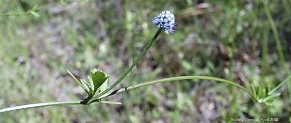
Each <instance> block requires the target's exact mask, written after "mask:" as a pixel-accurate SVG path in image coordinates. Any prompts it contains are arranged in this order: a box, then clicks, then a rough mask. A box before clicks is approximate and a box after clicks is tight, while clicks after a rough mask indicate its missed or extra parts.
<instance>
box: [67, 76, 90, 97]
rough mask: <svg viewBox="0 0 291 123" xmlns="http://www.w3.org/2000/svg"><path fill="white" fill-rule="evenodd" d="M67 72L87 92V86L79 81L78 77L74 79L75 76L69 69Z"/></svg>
mask: <svg viewBox="0 0 291 123" xmlns="http://www.w3.org/2000/svg"><path fill="white" fill-rule="evenodd" d="M67 72H68V73H69V74H70V76H71V77H72V78H73V79H74V80H75V81H76V82H77V83H78V84H79V85H80V86H81V87H82V88H83V89H84V90H85V91H86V92H87V93H88V94H89V92H88V91H89V90H87V88H86V87H85V86H84V85H83V83H81V82H80V81H79V80H78V79H76V77H75V76H74V75H73V74H72V73H71V72H70V71H69V70H67Z"/></svg>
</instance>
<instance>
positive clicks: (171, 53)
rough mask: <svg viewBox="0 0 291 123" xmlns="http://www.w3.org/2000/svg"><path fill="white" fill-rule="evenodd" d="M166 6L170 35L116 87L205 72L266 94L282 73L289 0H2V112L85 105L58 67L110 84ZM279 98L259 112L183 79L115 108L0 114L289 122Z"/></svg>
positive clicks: (23, 118) (224, 88) (286, 100)
mask: <svg viewBox="0 0 291 123" xmlns="http://www.w3.org/2000/svg"><path fill="white" fill-rule="evenodd" d="M263 2H266V6H267V9H266V6H264V3H263ZM166 9H168V10H173V12H174V13H175V14H176V21H177V23H178V28H177V30H176V33H175V34H173V35H166V34H164V33H163V34H162V35H160V37H159V39H158V41H157V42H156V44H154V46H153V47H152V48H151V49H150V52H148V53H147V55H146V57H144V58H143V59H142V61H141V62H140V63H139V64H138V66H137V67H136V68H135V69H134V70H133V71H132V72H131V73H130V74H129V76H127V77H126V78H125V80H124V81H123V82H122V84H121V86H120V87H125V86H129V85H131V84H137V83H141V82H144V81H149V80H155V79H159V78H165V77H173V76H181V75H206V76H215V77H220V78H225V79H228V80H232V81H236V82H237V83H239V84H241V85H243V86H245V87H248V88H250V84H251V83H252V84H254V85H255V86H256V87H259V88H266V87H270V88H274V87H275V86H276V85H278V84H279V83H280V82H282V81H283V80H284V79H285V78H286V77H287V75H289V69H290V58H291V57H290V50H291V43H290V42H291V41H290V40H291V37H290V31H291V25H290V21H291V2H290V1H288V0H235V1H234V0H233V1H228V0H220V1H217V0H192V1H191V0H182V1H181V0H173V1H168V0H160V1H153V0H149V1H129V0H107V1H102V0H95V1H88V0H84V1H82V0H76V1H73V0H62V1H56V0H47V1H45V2H42V1H32V0H31V1H30V0H21V1H17V0H8V1H5V2H3V3H2V4H0V12H1V14H2V15H1V16H0V43H1V48H0V80H1V82H0V86H1V89H0V108H5V107H12V106H15V105H22V104H29V103H38V102H51V101H69V100H79V99H83V98H84V97H85V96H86V95H85V93H84V92H83V90H82V89H81V88H80V87H79V86H78V85H77V83H75V82H74V81H73V80H72V79H71V78H70V76H69V75H68V74H67V72H66V70H70V71H72V72H73V74H74V75H76V76H77V77H78V78H84V77H85V76H87V75H89V74H90V70H91V69H92V68H97V69H100V70H103V71H104V72H106V73H107V74H109V75H110V81H111V82H113V81H114V80H116V78H117V77H119V76H120V75H121V74H122V72H124V71H125V69H126V68H127V67H128V66H129V65H130V64H131V63H132V61H133V59H134V58H136V56H137V55H138V54H139V53H140V52H141V51H142V49H143V48H144V46H145V45H146V44H147V43H148V41H149V40H150V39H151V37H152V36H153V35H154V33H155V32H156V31H157V30H158V29H157V27H156V26H155V25H154V24H152V23H151V18H152V17H153V16H156V15H157V14H158V13H159V12H160V11H162V10H166ZM31 10H35V12H36V13H34V11H33V12H31ZM268 11H270V14H271V16H272V20H270V19H268V17H267V14H266V13H267V12H268ZM26 12H30V13H28V14H27V13H26ZM23 13H24V14H23ZM272 21H273V23H274V25H275V27H276V28H272V27H271V24H272ZM274 29H276V30H277V32H276V30H274ZM276 35H278V37H279V41H280V42H279V44H278V42H276ZM280 53H281V56H280ZM282 56H283V57H282ZM191 81H192V80H191ZM195 81H197V80H195ZM279 91H280V92H281V94H282V95H281V96H280V97H279V98H276V100H275V101H274V102H273V103H272V105H270V106H266V105H260V104H256V103H254V102H253V101H252V100H251V98H250V97H249V96H248V95H247V94H246V93H244V92H243V91H241V90H239V89H237V88H235V87H231V86H228V85H226V84H221V83H216V82H210V81H205V80H203V81H202V80H199V81H197V82H196V83H193V82H190V80H189V81H185V82H184V81H182V82H176V83H167V84H159V85H154V86H151V87H146V88H142V89H138V90H133V91H130V92H127V93H123V94H121V95H117V96H113V97H110V98H109V100H112V101H121V102H122V103H123V104H122V105H105V104H93V105H90V106H66V107H48V108H38V109H30V110H21V111H17V112H10V113H4V114H1V117H0V122H35V123H36V122H160V121H163V122H193V121H195V122H196V121H197V122H202V121H203V122H215V121H216V122H217V121H231V118H254V119H259V118H280V121H286V122H287V121H289V122H290V117H289V116H291V113H290V112H291V111H290V110H291V107H290V105H291V104H290V103H291V98H290V94H291V84H290V82H289V83H288V84H287V85H285V86H283V88H281V89H280V90H279Z"/></svg>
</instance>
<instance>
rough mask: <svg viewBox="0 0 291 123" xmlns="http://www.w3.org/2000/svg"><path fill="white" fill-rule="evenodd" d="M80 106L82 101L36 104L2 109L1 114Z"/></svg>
mask: <svg viewBox="0 0 291 123" xmlns="http://www.w3.org/2000/svg"><path fill="white" fill-rule="evenodd" d="M79 104H80V101H68V102H48V103H36V104H28V105H21V106H15V107H10V108H4V109H0V113H3V112H8V111H15V110H20V109H29V108H39V107H48V106H62V105H79ZM80 105H81V104H80Z"/></svg>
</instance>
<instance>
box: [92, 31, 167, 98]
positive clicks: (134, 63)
mask: <svg viewBox="0 0 291 123" xmlns="http://www.w3.org/2000/svg"><path fill="white" fill-rule="evenodd" d="M162 30H163V28H159V30H158V31H157V32H156V34H155V36H154V37H153V38H152V40H151V41H150V43H149V44H148V45H147V47H146V48H145V49H144V50H143V51H142V53H141V54H140V55H139V56H138V57H137V58H136V59H135V60H134V62H133V63H132V64H131V65H130V66H129V68H128V69H127V70H126V71H125V72H124V73H123V74H122V75H121V76H120V77H119V78H118V79H117V80H116V82H114V83H113V84H112V85H111V86H110V87H109V88H108V89H106V90H105V91H103V92H101V93H100V94H98V95H97V96H96V97H94V98H93V100H94V99H97V98H99V97H100V96H102V95H104V94H106V93H107V92H108V91H110V90H111V89H113V88H114V87H115V86H116V85H117V84H119V83H120V82H121V81H122V79H123V78H124V77H125V76H126V75H127V74H128V73H129V72H130V71H131V70H132V69H133V67H134V66H135V65H136V64H137V63H138V62H139V61H140V60H141V58H142V57H143V56H144V55H145V54H146V52H147V51H148V50H149V49H150V47H151V46H152V45H153V43H154V42H155V40H156V39H157V37H158V36H159V34H160V33H161V31H162Z"/></svg>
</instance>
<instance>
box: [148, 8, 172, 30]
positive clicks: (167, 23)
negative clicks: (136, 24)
mask: <svg viewBox="0 0 291 123" xmlns="http://www.w3.org/2000/svg"><path fill="white" fill-rule="evenodd" d="M152 22H153V23H154V24H156V25H157V26H158V27H159V28H163V29H165V32H166V33H169V32H171V33H174V32H175V30H174V28H176V25H177V24H176V22H175V16H174V14H173V13H172V12H171V11H169V10H166V11H161V13H160V14H159V15H158V16H157V17H154V18H153V19H152Z"/></svg>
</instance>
